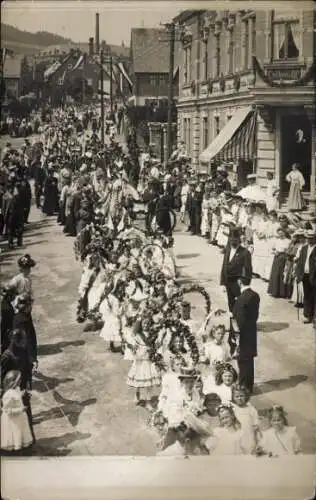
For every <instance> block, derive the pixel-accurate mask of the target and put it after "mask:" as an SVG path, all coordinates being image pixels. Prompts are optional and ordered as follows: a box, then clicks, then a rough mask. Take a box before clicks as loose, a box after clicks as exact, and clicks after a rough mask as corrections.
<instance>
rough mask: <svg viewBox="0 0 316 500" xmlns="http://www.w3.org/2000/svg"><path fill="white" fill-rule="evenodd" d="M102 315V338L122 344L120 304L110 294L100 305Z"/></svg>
mask: <svg viewBox="0 0 316 500" xmlns="http://www.w3.org/2000/svg"><path fill="white" fill-rule="evenodd" d="M99 311H100V314H101V316H102V319H103V321H104V325H103V328H102V330H101V332H100V337H101V338H102V339H103V340H105V341H106V342H119V343H120V342H121V340H122V339H121V335H120V331H121V321H120V303H119V301H118V299H117V298H116V297H115V296H114V295H112V294H110V295H109V296H108V297H106V298H105V299H104V300H103V301H102V303H101V305H100V309H99Z"/></svg>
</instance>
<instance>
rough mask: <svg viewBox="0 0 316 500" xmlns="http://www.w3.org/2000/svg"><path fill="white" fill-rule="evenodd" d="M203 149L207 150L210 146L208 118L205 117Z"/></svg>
mask: <svg viewBox="0 0 316 500" xmlns="http://www.w3.org/2000/svg"><path fill="white" fill-rule="evenodd" d="M202 125H203V149H206V148H207V146H208V118H207V116H204V117H203V123H202Z"/></svg>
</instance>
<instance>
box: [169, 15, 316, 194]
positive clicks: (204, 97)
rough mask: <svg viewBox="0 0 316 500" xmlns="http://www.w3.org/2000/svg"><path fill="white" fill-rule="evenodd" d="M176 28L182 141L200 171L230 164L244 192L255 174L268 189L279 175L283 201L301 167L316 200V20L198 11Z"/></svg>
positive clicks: (183, 18)
mask: <svg viewBox="0 0 316 500" xmlns="http://www.w3.org/2000/svg"><path fill="white" fill-rule="evenodd" d="M174 21H175V22H177V23H178V24H179V26H180V38H181V42H182V43H181V57H180V64H179V78H180V82H179V100H178V140H179V141H180V140H184V141H185V143H186V147H187V153H188V154H189V155H190V156H191V157H192V163H193V165H194V166H195V167H196V168H199V167H200V166H201V164H203V162H206V163H208V167H209V166H210V165H211V164H212V163H213V164H216V161H223V160H225V161H226V162H227V163H229V165H230V167H231V174H232V175H233V178H234V179H235V181H236V183H237V185H243V184H244V183H245V178H246V175H247V173H249V172H253V171H255V172H256V173H257V182H258V183H259V184H260V185H262V186H265V185H266V176H267V172H268V171H269V172H273V173H274V175H275V178H276V180H277V182H278V184H279V186H280V189H281V195H282V196H283V198H284V197H285V196H286V194H287V190H288V186H287V183H286V182H285V176H286V174H287V173H288V172H289V171H290V169H291V165H292V163H294V162H297V163H299V164H300V166H301V171H302V173H303V175H304V177H305V180H306V186H305V190H306V196H307V197H309V198H312V200H313V199H314V198H315V160H316V157H315V127H314V124H315V120H314V119H313V109H314V84H313V83H314V70H315V67H314V56H315V54H314V26H315V14H314V12H313V11H312V10H311V11H300V10H292V11H285V10H282V11H272V10H270V11H268V10H266V11H250V10H249V11H222V12H218V11H216V12H214V11H205V10H200V11H197V10H196V11H184V12H183V13H181V14H180V15H179V16H177V18H176V19H175V20H174ZM205 150H206V151H205ZM203 152H204V153H203ZM202 153H203V154H202Z"/></svg>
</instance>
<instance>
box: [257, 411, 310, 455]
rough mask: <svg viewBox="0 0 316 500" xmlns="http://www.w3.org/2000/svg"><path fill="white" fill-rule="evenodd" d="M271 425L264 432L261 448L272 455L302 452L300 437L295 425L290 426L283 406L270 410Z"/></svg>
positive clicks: (260, 443)
mask: <svg viewBox="0 0 316 500" xmlns="http://www.w3.org/2000/svg"><path fill="white" fill-rule="evenodd" d="M269 422H270V425H271V427H270V428H269V429H267V430H265V431H263V432H262V438H261V440H260V442H259V449H260V450H261V452H263V453H264V454H267V455H269V456H271V457H280V456H284V455H297V454H298V453H300V452H301V443H300V438H299V436H298V434H297V432H296V429H295V427H290V426H289V425H288V421H287V418H286V414H285V411H284V409H283V407H282V406H274V407H273V408H271V410H270V411H269Z"/></svg>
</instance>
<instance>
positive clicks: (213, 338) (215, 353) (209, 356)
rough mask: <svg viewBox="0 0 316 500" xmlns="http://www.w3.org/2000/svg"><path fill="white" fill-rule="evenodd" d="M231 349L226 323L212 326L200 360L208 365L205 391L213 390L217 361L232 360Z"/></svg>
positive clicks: (204, 377)
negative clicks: (227, 337)
mask: <svg viewBox="0 0 316 500" xmlns="http://www.w3.org/2000/svg"><path fill="white" fill-rule="evenodd" d="M230 359H231V356H230V349H229V345H228V343H227V342H226V340H225V325H224V324H218V325H215V326H213V327H212V328H211V331H210V333H209V339H208V340H207V341H206V342H205V344H204V345H203V349H202V353H201V358H200V361H201V362H204V363H205V364H206V365H207V370H205V373H204V376H203V392H204V394H208V393H210V392H212V389H213V388H214V385H215V374H216V366H217V363H226V362H227V361H230Z"/></svg>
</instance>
